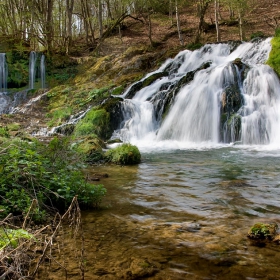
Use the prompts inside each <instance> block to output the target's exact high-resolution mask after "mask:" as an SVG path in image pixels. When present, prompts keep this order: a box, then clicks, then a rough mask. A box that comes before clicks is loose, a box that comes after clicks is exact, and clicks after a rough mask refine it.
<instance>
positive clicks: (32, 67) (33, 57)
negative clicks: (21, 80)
mask: <svg viewBox="0 0 280 280" xmlns="http://www.w3.org/2000/svg"><path fill="white" fill-rule="evenodd" d="M36 61H37V53H36V52H34V51H32V52H30V55H29V89H34V83H35V78H36Z"/></svg>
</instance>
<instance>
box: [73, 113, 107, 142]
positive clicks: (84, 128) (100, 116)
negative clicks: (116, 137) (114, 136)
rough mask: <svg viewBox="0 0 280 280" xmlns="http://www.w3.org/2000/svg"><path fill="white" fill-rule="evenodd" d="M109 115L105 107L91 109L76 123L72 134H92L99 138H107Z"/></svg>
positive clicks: (77, 135) (78, 135)
mask: <svg viewBox="0 0 280 280" xmlns="http://www.w3.org/2000/svg"><path fill="white" fill-rule="evenodd" d="M109 117H110V115H109V113H108V112H106V110H105V109H97V108H93V109H91V110H90V111H89V112H88V113H87V114H86V116H85V117H84V118H83V119H82V120H80V122H79V123H78V124H77V125H76V127H75V130H74V135H75V136H76V137H80V136H90V135H92V136H97V137H99V138H101V139H106V138H109V137H108V133H109Z"/></svg>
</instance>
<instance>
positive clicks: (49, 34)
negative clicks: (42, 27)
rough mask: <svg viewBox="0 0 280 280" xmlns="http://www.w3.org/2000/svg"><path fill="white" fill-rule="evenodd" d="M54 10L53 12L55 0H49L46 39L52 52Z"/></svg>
mask: <svg viewBox="0 0 280 280" xmlns="http://www.w3.org/2000/svg"><path fill="white" fill-rule="evenodd" d="M52 12H53V0H48V2H47V19H46V20H47V22H46V33H47V34H46V39H47V48H48V51H49V52H52V42H53V24H52Z"/></svg>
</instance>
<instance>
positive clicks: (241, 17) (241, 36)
mask: <svg viewBox="0 0 280 280" xmlns="http://www.w3.org/2000/svg"><path fill="white" fill-rule="evenodd" d="M238 20H239V36H240V40H241V41H243V40H244V31H243V16H242V11H241V9H240V8H239V9H238Z"/></svg>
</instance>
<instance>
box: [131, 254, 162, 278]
mask: <svg viewBox="0 0 280 280" xmlns="http://www.w3.org/2000/svg"><path fill="white" fill-rule="evenodd" d="M157 272H158V268H157V267H155V266H154V265H153V264H152V263H150V262H149V261H148V260H142V259H136V258H135V259H133V260H132V262H131V264H130V268H129V272H128V273H129V274H130V275H131V279H140V277H141V278H142V277H150V276H153V275H155V274H156V273H157Z"/></svg>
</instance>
